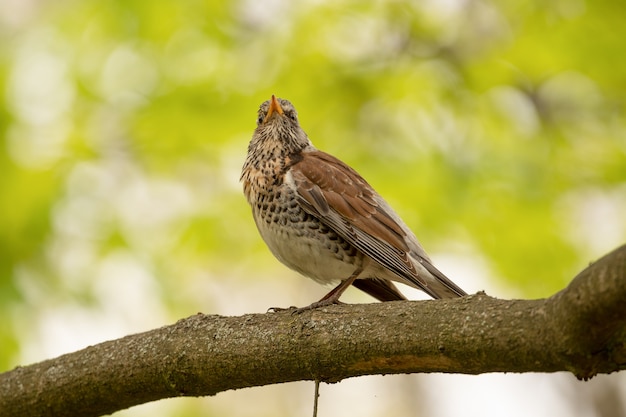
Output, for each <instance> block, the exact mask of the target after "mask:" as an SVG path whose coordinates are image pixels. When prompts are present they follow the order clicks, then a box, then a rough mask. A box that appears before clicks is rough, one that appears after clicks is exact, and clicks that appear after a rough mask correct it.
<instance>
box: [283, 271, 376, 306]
mask: <svg viewBox="0 0 626 417" xmlns="http://www.w3.org/2000/svg"><path fill="white" fill-rule="evenodd" d="M365 264H366V261H365V260H364V261H363V263H362V264H361V265H360V266H359V267H358V268H357V269H356V270H355V271H354V272H353V273H352V275H350V277H349V278H348V279H345V280H343V281H341V282H340V283H339V285H337V286H336V287H335V288H333V289H332V290H331V291H330V292H329V293H328V294H326V295H325V296H324V297H322V299H321V300H319V301H316V302H314V303H313V304H311V305H309V306H306V307H300V308H297V309H295V310H294V312H293V314H300V313H302V312H304V311H307V310H313V309H316V308H320V307H325V306H329V305H332V304H341V301H339V297H341V294H343V292H344V291H345V290H346V289H347V288H348V287H349V286H350V285H352V283H353V282H354V280H355V279H357V278H358V277H359V275H360V274H361V272H363V270H364V269H365Z"/></svg>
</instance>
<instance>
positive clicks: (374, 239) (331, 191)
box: [291, 150, 442, 298]
mask: <svg viewBox="0 0 626 417" xmlns="http://www.w3.org/2000/svg"><path fill="white" fill-rule="evenodd" d="M291 173H292V176H293V179H294V182H295V185H296V189H297V191H298V196H299V202H300V204H301V205H302V207H303V208H304V210H305V211H307V212H308V213H309V214H311V215H313V216H316V217H317V218H318V219H319V220H320V221H322V222H323V223H325V224H327V225H328V226H329V227H332V228H333V229H334V230H335V231H336V232H337V233H338V234H339V235H341V236H342V237H343V238H344V239H345V240H346V241H347V242H349V243H350V244H351V245H353V246H354V247H356V248H357V249H358V250H360V251H361V252H363V253H364V254H365V255H367V256H369V257H370V258H372V259H374V260H375V261H376V262H378V263H379V264H381V265H382V266H384V267H385V268H387V269H389V270H390V271H392V272H394V273H395V274H396V275H398V276H399V277H400V278H403V279H405V280H407V283H409V284H412V285H414V286H417V287H418V288H420V289H422V290H423V291H424V292H426V293H427V294H429V295H430V296H431V297H433V298H440V297H441V295H439V294H437V293H436V292H435V291H434V290H433V289H432V288H430V287H429V286H428V284H427V283H426V282H425V281H424V280H423V279H422V278H421V277H420V276H419V275H418V273H417V270H416V268H415V265H414V264H413V262H412V260H411V257H410V256H409V253H408V252H409V251H410V248H409V246H408V245H407V242H406V240H405V237H406V236H407V232H406V231H405V230H404V229H403V228H402V226H401V225H400V224H398V222H396V221H395V220H394V219H393V215H392V214H391V213H387V212H386V207H382V206H381V205H380V204H378V203H377V201H376V198H375V191H374V190H373V189H372V188H371V186H370V185H369V184H368V183H367V182H366V181H365V180H364V179H363V178H362V177H361V176H360V175H359V174H358V173H357V172H356V171H354V170H353V169H352V168H350V167H349V166H347V165H346V164H344V163H343V162H341V161H340V160H338V159H336V158H335V157H333V156H331V155H328V154H326V153H324V152H321V151H317V150H316V151H310V152H307V153H305V154H304V156H303V158H302V159H300V160H299V161H298V162H297V163H295V164H294V165H293V166H292V167H291ZM424 262H427V263H428V261H427V260H424ZM433 268H434V267H433ZM441 275H442V274H441Z"/></svg>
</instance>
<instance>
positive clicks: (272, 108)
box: [263, 94, 283, 123]
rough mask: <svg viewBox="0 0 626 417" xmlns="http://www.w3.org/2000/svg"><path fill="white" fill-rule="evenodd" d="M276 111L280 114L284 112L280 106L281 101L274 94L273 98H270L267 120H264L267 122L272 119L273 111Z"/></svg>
mask: <svg viewBox="0 0 626 417" xmlns="http://www.w3.org/2000/svg"><path fill="white" fill-rule="evenodd" d="M274 112H276V113H278V114H283V108H282V107H280V103H279V102H278V100H277V99H276V96H275V95H274V94H272V99H271V100H270V108H269V110H268V111H267V116H265V120H263V123H265V122H267V121H268V120H269V119H270V116H271V115H272V113H274Z"/></svg>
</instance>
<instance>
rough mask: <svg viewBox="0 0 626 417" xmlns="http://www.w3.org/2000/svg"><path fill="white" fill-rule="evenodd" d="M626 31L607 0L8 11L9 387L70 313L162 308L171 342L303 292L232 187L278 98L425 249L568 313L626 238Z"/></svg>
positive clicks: (4, 105) (3, 300)
mask: <svg viewBox="0 0 626 417" xmlns="http://www.w3.org/2000/svg"><path fill="white" fill-rule="evenodd" d="M625 20H626V12H625V11H624V8H623V5H622V4H621V3H620V2H617V1H608V0H601V1H596V2H589V3H586V2H584V1H583V0H571V1H570V0H567V1H566V0H559V1H556V2H542V1H508V2H497V1H489V0H482V1H473V0H471V1H448V2H437V1H426V2H402V1H375V2H361V1H338V2H330V1H305V2H289V1H283V0H274V1H266V2H255V1H252V0H247V1H243V0H242V1H237V2H219V1H181V2H174V1H162V2H145V1H137V0H135V1H96V0H92V1H75V0H63V1H55V2H29V3H27V2H25V3H20V2H15V1H14V2H8V4H7V5H2V6H0V22H2V23H1V24H0V37H1V38H0V39H1V44H0V86H1V88H2V91H3V92H4V94H3V98H2V101H0V138H1V139H2V142H1V144H2V146H1V147H0V190H1V192H0V208H1V212H2V216H0V315H2V317H3V320H2V321H1V322H2V324H1V325H0V369H8V368H9V367H10V366H12V365H15V364H16V363H18V362H20V360H21V358H24V357H26V358H29V359H31V360H32V359H33V357H32V356H33V355H34V356H35V357H36V353H35V354H33V355H31V356H28V355H27V354H25V353H24V349H25V348H24V344H25V343H27V342H29V341H30V342H32V341H33V340H39V341H41V340H45V337H44V336H41V335H42V334H43V335H45V334H47V333H46V331H45V326H46V323H47V322H46V321H45V320H44V318H45V317H48V315H49V314H51V312H52V311H55V310H56V309H59V308H61V307H63V308H67V306H68V305H71V306H72V309H71V311H72V313H71V314H83V313H84V312H85V311H93V310H98V311H101V312H102V314H106V312H110V311H116V314H120V316H119V317H118V319H119V320H121V321H128V320H130V321H131V322H136V323H143V322H142V321H141V319H140V318H137V317H136V315H137V314H139V313H137V312H136V311H134V310H132V309H131V308H130V307H128V305H127V303H133V302H135V301H133V300H137V297H139V298H142V299H143V298H147V299H150V301H145V300H144V301H139V300H137V302H138V303H139V304H140V305H141V307H140V308H155V309H157V310H158V314H155V315H156V316H157V319H156V320H157V322H159V321H158V320H160V319H159V318H161V319H162V320H163V321H162V322H163V323H164V322H167V321H169V320H172V319H175V318H176V317H180V316H181V315H185V314H192V313H194V312H196V311H197V310H202V311H204V312H207V313H208V312H218V313H219V312H221V311H220V310H219V303H217V304H216V301H215V300H216V299H220V297H222V298H224V297H229V296H231V295H232V292H233V291H239V290H238V287H237V285H240V286H242V287H246V286H248V285H258V284H251V282H253V281H254V280H255V278H256V276H255V274H257V273H258V272H259V271H260V270H262V271H264V272H263V274H262V275H264V276H266V277H267V276H269V275H270V274H273V273H274V272H273V271H278V272H277V273H278V274H283V276H284V275H285V272H284V271H283V269H282V267H281V266H280V265H278V264H277V263H275V262H274V261H273V260H272V259H271V256H270V254H269V252H268V251H267V250H266V249H265V248H264V246H263V244H262V242H261V241H260V238H259V237H258V236H257V233H256V230H255V228H254V225H253V223H252V220H251V218H250V215H249V210H248V207H247V206H246V203H245V201H244V199H243V197H242V195H241V192H240V186H239V184H238V176H239V169H240V166H241V164H242V162H243V159H244V157H245V151H246V146H247V142H248V140H249V137H250V136H251V133H252V130H253V129H254V126H255V112H256V109H257V107H258V105H259V104H260V103H261V102H262V101H264V100H266V99H267V98H269V96H270V94H272V93H275V94H277V95H279V96H281V97H283V98H288V99H290V100H291V101H293V102H294V104H295V105H296V107H297V109H298V111H299V113H300V120H301V123H302V124H303V126H304V128H305V130H306V131H307V132H308V134H309V136H310V137H311V139H312V140H313V142H314V143H315V144H316V145H317V146H318V147H319V148H321V149H323V150H326V151H328V152H330V153H333V154H335V155H336V156H338V157H340V158H341V159H343V160H345V161H346V162H348V163H349V164H351V165H352V166H354V167H355V168H357V169H358V170H359V171H360V172H361V173H362V174H363V175H364V176H365V178H367V179H368V180H369V181H370V182H371V183H372V184H373V185H374V186H375V187H376V188H377V189H378V190H379V191H380V192H381V194H383V195H384V196H386V197H387V198H388V200H390V202H391V203H392V205H393V206H395V207H396V209H397V210H398V211H399V212H400V213H401V214H402V216H403V217H404V218H405V219H406V221H407V223H409V225H410V226H411V227H412V228H413V229H414V230H415V231H416V234H417V235H418V236H419V237H420V239H421V240H422V242H423V243H424V246H425V247H426V248H427V250H429V251H430V252H435V253H450V254H453V255H454V254H457V255H458V254H460V255H459V256H464V257H466V258H470V259H478V260H480V264H481V265H483V266H485V267H484V269H482V270H481V271H482V272H485V273H487V274H488V275H489V278H490V279H493V280H496V281H497V282H499V283H500V284H501V287H500V288H508V289H509V291H511V292H510V294H518V295H520V296H527V297H544V296H548V295H550V294H552V293H553V292H555V291H557V290H559V289H560V288H562V287H563V286H564V285H566V284H567V282H568V281H569V280H570V279H571V278H572V277H573V275H574V274H575V273H576V272H577V271H578V270H580V269H581V268H583V267H584V266H585V264H586V263H587V262H589V261H592V260H593V259H594V258H596V257H598V256H600V255H602V254H603V253H604V252H606V251H608V250H610V249H612V248H613V247H615V246H616V245H618V244H619V243H621V242H623V241H624V240H626V239H625V237H626V216H624V212H626V211H625V210H626V134H625V132H626V129H625V127H626V126H625V123H626V117H625V114H624V105H625V101H626V96H625V95H624V91H625V89H626V60H624V59H623V52H624V50H623V49H624V47H623V39H625V38H626V33H624V32H625V31H626V25H624V22H625ZM125 274H129V276H132V277H140V278H137V280H136V281H134V280H133V279H131V278H126V275H125ZM453 278H454V277H453ZM207 280H208V281H210V284H207V283H206V281H207ZM226 281H228V283H226ZM129 282H135V284H132V283H130V284H129ZM136 282H138V283H136ZM233 282H234V284H233ZM464 282H465V283H466V287H468V288H467V289H468V290H471V291H475V290H479V289H483V287H482V286H481V285H483V284H482V283H481V284H476V285H475V286H472V283H471V282H469V281H464ZM264 285H265V286H270V287H271V286H276V287H279V286H281V285H282V284H281V283H280V282H278V281H271V280H268V281H266V282H265V284H264ZM222 286H225V287H224V288H223V289H220V287H222ZM212 289H213V290H215V291H216V293H217V295H211V293H210V292H211V290H212ZM487 290H488V292H489V288H487ZM321 294H322V292H320V295H321ZM496 295H497V294H496ZM117 297H120V299H119V300H116V298H117ZM315 297H317V295H313V296H312V297H310V298H311V301H312V300H313V299H314V298H315ZM120 300H125V303H126V304H123V303H122V301H120ZM266 304H268V306H269V304H271V301H267V303H266ZM125 309H129V311H128V312H127V311H126V310H125ZM194 309H195V310H194ZM120 311H122V313H120ZM144 312H145V311H144ZM62 317H63V316H62ZM138 326H141V325H140V324H138ZM37 335H39V336H37ZM49 337H52V338H54V337H55V335H54V333H51V334H49ZM38 359H44V358H43V357H39V358H38Z"/></svg>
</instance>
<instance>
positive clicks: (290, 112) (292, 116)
mask: <svg viewBox="0 0 626 417" xmlns="http://www.w3.org/2000/svg"><path fill="white" fill-rule="evenodd" d="M285 116H287V117H289V118H290V119H291V120H293V121H294V122H297V121H298V116H297V115H296V112H295V111H293V110H287V111H286V112H285Z"/></svg>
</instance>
